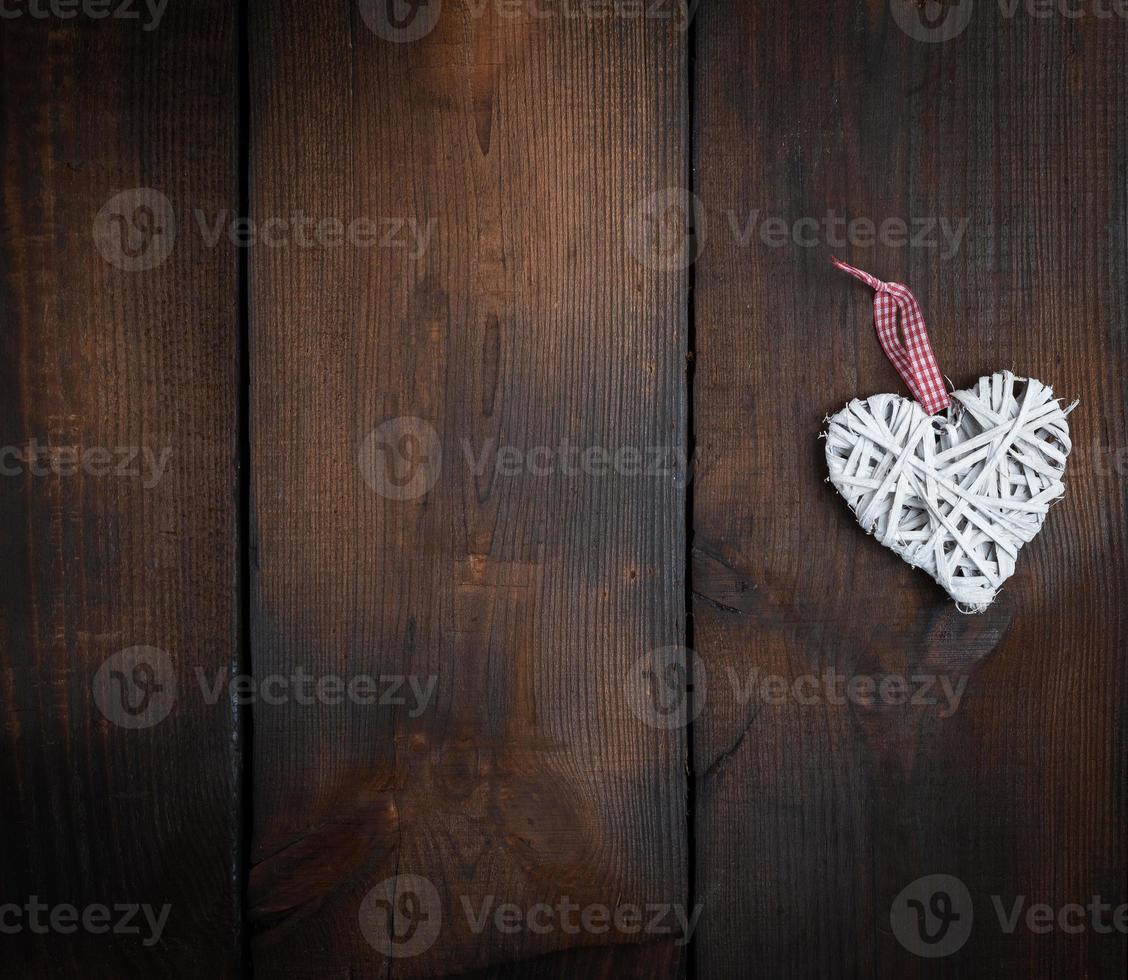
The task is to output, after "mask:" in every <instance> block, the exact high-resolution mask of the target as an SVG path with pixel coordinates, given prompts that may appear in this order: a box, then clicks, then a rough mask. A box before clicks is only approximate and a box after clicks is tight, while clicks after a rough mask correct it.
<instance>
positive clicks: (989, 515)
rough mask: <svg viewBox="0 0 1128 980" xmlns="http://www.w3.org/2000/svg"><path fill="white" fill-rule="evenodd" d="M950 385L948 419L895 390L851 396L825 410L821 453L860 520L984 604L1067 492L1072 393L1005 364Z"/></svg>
mask: <svg viewBox="0 0 1128 980" xmlns="http://www.w3.org/2000/svg"><path fill="white" fill-rule="evenodd" d="M951 397H952V400H953V402H954V403H955V404H954V405H953V409H952V413H951V415H952V417H951V419H948V418H946V417H945V416H942V415H937V416H929V415H926V414H925V412H924V410H923V409H922V408H921V407H920V405H918V404H917V403H916V402H915V401H910V400H909V399H907V398H901V397H899V396H898V395H873V396H872V397H870V398H867V399H865V400H861V399H855V400H854V401H852V402H850V404H849V405H847V406H846V407H845V408H844V409H843V410H842V411H841V412H839V413H838V414H837V415H835V416H833V417H832V418H830V419H828V420H827V421H828V422H829V423H830V424H829V427H828V428H827V430H826V432H825V433H824V435H825V437H826V462H827V467H828V468H829V470H830V480H831V482H832V483H833V484H834V486H835V487H836V488H837V490H838V492H839V493H840V494H842V496H843V497H845V498H846V502H847V503H848V504H849V505H850V507H851V508H852V509H853V511H854V513H855V514H856V515H857V518H858V523H859V524H861V526H862V527H863V528H865V530H866V531H867V532H869V533H871V534H873V535H875V536H876V537H877V539H878V540H879V541H881V543H882V544H884V545H885V546H886V547H888V548H890V549H891V550H893V551H894V552H896V553H897V554H898V555H900V556H901V557H902V558H904V560H905V561H907V562H908V563H909V564H910V565H914V566H916V567H917V568H922V569H924V570H925V571H926V572H928V573H929V574H930V575H931V576H932V577H933V578H934V579H935V580H936V581H937V582H938V583H939V584H940V585H941V586H942V587H943V588H944V589H945V590H947V592H948V594H949V595H950V596H951V597H952V598H953V599H955V600H956V602H957V603H958V604H959V606H960V608H961V609H962V610H964V611H967V612H982V611H983V610H984V609H986V608H987V606H988V605H989V604H990V603H991V601H992V600H993V599H994V598H995V594H996V592H997V591H998V589H999V587H1000V586H1001V585H1002V584H1003V582H1005V581H1006V580H1007V579H1008V578H1009V577H1010V575H1011V574H1012V573H1013V572H1014V563H1015V559H1016V558H1017V557H1018V552H1019V550H1020V549H1021V548H1022V546H1023V545H1024V544H1025V543H1026V542H1027V541H1030V540H1031V539H1032V538H1033V537H1034V536H1035V535H1036V534H1037V533H1038V532H1039V530H1041V528H1042V522H1043V521H1044V520H1045V519H1046V512H1047V510H1048V509H1049V505H1050V503H1051V502H1052V501H1054V500H1056V499H1057V498H1058V497H1060V496H1061V495H1062V494H1063V493H1064V492H1065V487H1064V486H1063V484H1062V482H1061V477H1062V474H1063V472H1064V471H1065V462H1066V457H1067V456H1068V455H1069V451H1070V448H1071V444H1070V441H1069V423H1068V422H1067V421H1066V416H1067V415H1068V414H1069V412H1070V411H1072V409H1073V407H1074V405H1076V402H1075V403H1074V405H1070V406H1069V407H1068V408H1064V409H1063V408H1062V406H1061V403H1060V402H1059V401H1058V400H1057V399H1055V398H1054V397H1053V392H1052V391H1051V390H1050V389H1049V388H1048V387H1046V386H1045V385H1043V384H1042V383H1041V382H1040V381H1036V380H1035V379H1033V378H1030V379H1024V378H1016V377H1015V376H1014V375H1013V374H1011V373H1010V372H1009V371H1004V372H1002V373H1000V374H993V375H991V376H990V377H989V378H988V377H984V378H980V379H979V381H978V383H977V384H976V385H975V387H974V388H971V389H968V390H966V391H954V392H952V394H951Z"/></svg>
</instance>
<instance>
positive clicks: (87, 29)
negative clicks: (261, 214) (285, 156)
mask: <svg viewBox="0 0 1128 980" xmlns="http://www.w3.org/2000/svg"><path fill="white" fill-rule="evenodd" d="M35 9H36V10H39V12H40V13H46V14H47V17H46V19H42V18H41V17H39V16H32V12H31V8H30V7H28V6H27V5H14V6H10V8H9V9H8V10H7V12H6V13H5V20H4V24H3V28H2V31H0V74H2V78H3V85H2V88H0V91H2V92H3V96H2V99H0V155H2V161H3V173H4V177H3V197H2V201H0V221H2V230H0V325H2V333H3V348H4V356H3V358H2V360H0V375H2V380H0V400H2V401H3V410H2V411H0V446H2V447H3V449H2V450H0V452H2V454H3V457H2V465H3V475H2V476H0V523H2V524H3V527H4V533H3V535H2V536H0V541H2V543H0V549H2V551H0V567H3V569H4V589H3V597H2V598H0V637H2V651H0V691H2V694H0V702H2V708H0V785H2V786H3V790H2V791H0V821H2V826H3V830H4V845H3V849H2V852H0V906H5V907H6V908H5V919H4V924H5V926H6V927H7V928H6V929H5V933H6V934H4V935H2V936H0V949H2V953H0V973H3V975H4V976H31V975H37V974H50V975H52V976H76V977H77V976H125V975H153V976H180V975H187V974H190V973H193V972H195V971H196V970H198V969H199V964H200V963H204V962H206V963H207V964H208V969H209V970H210V971H212V972H216V973H219V974H221V975H222V974H225V973H226V974H228V975H231V974H234V973H236V972H237V970H238V964H239V958H240V953H239V935H238V915H239V902H240V896H239V894H238V883H237V877H236V876H237V872H238V851H237V845H238V840H239V812H238V779H237V769H236V766H235V751H236V749H237V745H236V742H235V736H236V732H235V727H234V722H233V717H232V711H231V708H230V706H229V705H228V704H227V703H226V699H225V698H223V697H219V699H218V701H217V702H216V703H214V704H209V703H208V701H207V699H206V698H205V697H204V696H203V694H202V692H201V690H200V689H199V687H198V685H197V684H196V671H197V670H199V671H201V672H203V673H204V674H205V675H206V676H207V677H208V679H209V682H210V681H211V679H212V678H213V677H216V676H218V677H220V678H222V677H223V676H224V675H226V674H227V673H229V672H230V671H231V670H232V667H233V665H234V664H235V662H236V606H235V595H236V574H237V562H236V556H235V547H236V543H235V540H236V536H235V510H236V508H235V499H236V472H235V458H234V457H235V439H236V425H235V419H236V390H237V389H236V376H237V337H238V333H237V326H236V283H235V262H234V248H233V246H231V245H230V244H229V243H227V241H226V239H224V240H222V241H221V242H220V244H219V245H217V246H215V247H212V246H210V245H209V244H208V243H207V242H206V241H205V240H204V239H203V238H202V237H201V236H200V235H199V234H197V233H196V232H195V230H194V228H193V222H192V212H193V210H194V209H200V210H201V211H202V212H204V213H206V214H208V215H209V216H210V215H213V214H215V213H216V212H219V211H222V210H223V209H233V208H234V207H235V206H236V205H235V189H236V163H235V147H234V140H235V111H236V101H235V70H234V61H235V59H234V48H233V39H232V31H233V16H232V10H231V6H230V5H229V4H226V3H221V2H219V0H198V2H194V3H192V4H172V5H170V6H168V7H167V8H164V7H163V5H162V14H163V15H162V16H160V17H159V18H157V19H156V20H154V19H152V18H151V17H150V16H149V15H148V14H146V13H145V12H144V11H143V10H142V9H141V5H136V9H137V11H138V12H139V13H140V14H141V19H139V20H132V19H121V18H120V17H117V16H115V17H112V18H109V19H93V18H91V17H90V16H87V14H86V12H85V8H83V10H81V11H80V10H77V9H69V8H68V9H67V10H65V11H63V14H64V15H69V16H67V19H62V18H61V17H59V16H55V15H54V13H53V10H54V8H51V10H48V9H47V7H44V6H42V5H40V6H39V7H37V8H35ZM13 12H14V14H15V16H14V19H13V18H12V16H11V15H12V14H13ZM139 189H147V190H146V191H145V192H144V193H142V192H141V191H140V190H139ZM123 192H124V193H125V194H126V196H125V197H118V195H119V194H121V193H123ZM123 235H125V236H126V237H124V238H123V237H122V236H123ZM123 243H124V244H123ZM166 245H170V246H172V247H171V251H169V250H168V249H167V248H166V247H165V246H166ZM138 648H140V649H138ZM123 651H125V652H123ZM129 651H133V652H132V653H131V652H129ZM165 658H167V659H165ZM115 671H116V672H117V673H116V674H115V673H114V672H115ZM122 904H137V905H148V906H150V908H151V911H152V913H153V914H154V915H155V916H156V920H155V921H156V923H160V924H159V925H155V924H154V925H151V924H150V923H149V922H148V920H147V919H146V917H145V915H144V914H143V913H140V912H139V913H137V914H136V915H133V916H131V920H132V921H131V922H125V923H123V922H122V921H121V919H122V917H123V915H124V914H125V913H124V912H123V911H121V910H120V909H115V906H119V905H122ZM9 905H15V906H18V907H19V908H18V909H17V910H15V911H13V909H12V908H10V907H7V906H9ZM165 905H167V906H169V908H168V909H167V919H166V920H164V921H163V922H161V919H162V918H163V917H164V914H165V913H164V912H163V911H162V907H163V906H165ZM67 906H73V907H74V911H67ZM97 906H103V907H108V912H106V913H105V917H103V914H102V913H101V912H100V911H99V910H98V908H97ZM87 913H90V914H91V916H92V917H91V918H89V920H84V919H83V918H82V917H83V916H84V915H86V914H87ZM73 916H77V917H78V919H77V924H76V920H75V918H72V917H73ZM87 921H88V923H89V925H87V924H84V923H85V922H87ZM56 923H57V924H58V925H56ZM43 926H46V927H47V929H48V931H47V933H46V934H43V933H41V932H40V931H39V929H40V927H43ZM119 927H122V928H124V929H125V930H126V931H124V932H118V931H116V930H117V929H118V928H119ZM134 928H139V930H140V933H139V934H136V933H133V934H131V933H130V932H129V931H128V930H130V929H134ZM154 939H159V941H155V942H154V941H153V940H154Z"/></svg>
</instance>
